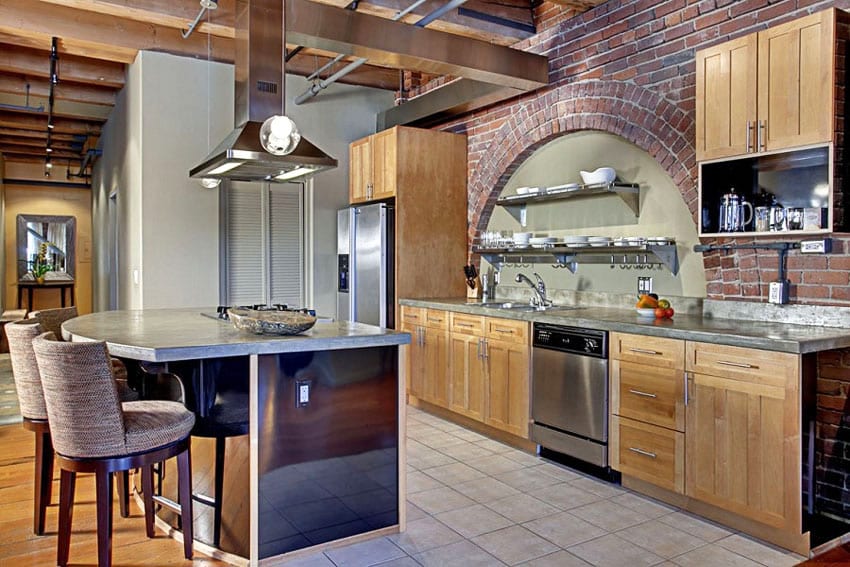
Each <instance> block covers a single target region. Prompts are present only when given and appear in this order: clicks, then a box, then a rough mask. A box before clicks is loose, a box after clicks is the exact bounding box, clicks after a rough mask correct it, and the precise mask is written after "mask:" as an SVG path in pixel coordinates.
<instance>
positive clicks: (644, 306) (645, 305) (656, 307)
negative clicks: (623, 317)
mask: <svg viewBox="0 0 850 567" xmlns="http://www.w3.org/2000/svg"><path fill="white" fill-rule="evenodd" d="M635 309H636V310H637V314H638V317H645V318H647V319H650V318H655V319H670V318H672V317H673V315H674V314H675V311H674V310H673V307H672V306H671V305H670V301H668V300H666V299H659V298H658V296H657V295H655V294H642V295H641V296H640V298H639V299H638V302H637V303H635Z"/></svg>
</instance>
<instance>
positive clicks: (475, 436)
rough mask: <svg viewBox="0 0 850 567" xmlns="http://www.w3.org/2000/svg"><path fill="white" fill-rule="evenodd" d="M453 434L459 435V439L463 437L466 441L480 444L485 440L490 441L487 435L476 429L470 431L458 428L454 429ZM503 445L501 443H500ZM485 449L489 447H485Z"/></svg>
mask: <svg viewBox="0 0 850 567" xmlns="http://www.w3.org/2000/svg"><path fill="white" fill-rule="evenodd" d="M452 435H454V436H455V437H457V438H458V439H463V440H464V441H469V442H470V443H475V444H479V443H481V442H483V441H489V439H488V438H487V437H484V436H483V435H481V434H480V433H476V432H474V431H470V430H469V429H457V430H455V431H452ZM499 445H501V443H499ZM484 448H485V449H486V448H487V447H484Z"/></svg>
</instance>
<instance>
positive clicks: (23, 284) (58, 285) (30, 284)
mask: <svg viewBox="0 0 850 567" xmlns="http://www.w3.org/2000/svg"><path fill="white" fill-rule="evenodd" d="M74 284H75V282H74V281H73V280H60V281H47V282H44V283H42V284H40V283H38V282H36V281H19V282H18V309H20V308H21V303H22V302H23V294H24V290H25V289H26V290H27V312H30V311H32V294H33V290H36V289H58V290H59V293H60V295H61V302H62V307H65V306H66V305H65V290H66V289H70V290H71V306H73V305H76V304H77V300H76V297H75V296H74Z"/></svg>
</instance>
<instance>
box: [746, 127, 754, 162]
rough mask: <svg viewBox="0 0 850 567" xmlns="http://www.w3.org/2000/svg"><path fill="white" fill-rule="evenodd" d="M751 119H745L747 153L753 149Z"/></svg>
mask: <svg viewBox="0 0 850 567" xmlns="http://www.w3.org/2000/svg"><path fill="white" fill-rule="evenodd" d="M752 142H753V121H752V120H747V153H748V154H749V153H752V151H753V144H752Z"/></svg>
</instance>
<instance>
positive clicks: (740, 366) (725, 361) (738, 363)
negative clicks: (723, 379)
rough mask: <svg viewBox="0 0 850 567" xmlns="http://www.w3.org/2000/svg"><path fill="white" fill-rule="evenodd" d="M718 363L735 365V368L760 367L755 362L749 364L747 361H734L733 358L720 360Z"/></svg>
mask: <svg viewBox="0 0 850 567" xmlns="http://www.w3.org/2000/svg"><path fill="white" fill-rule="evenodd" d="M717 364H722V365H723V366H734V367H735V368H756V369H757V368H758V366H756V365H754V364H747V363H746V362H733V361H731V360H718V361H717Z"/></svg>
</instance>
